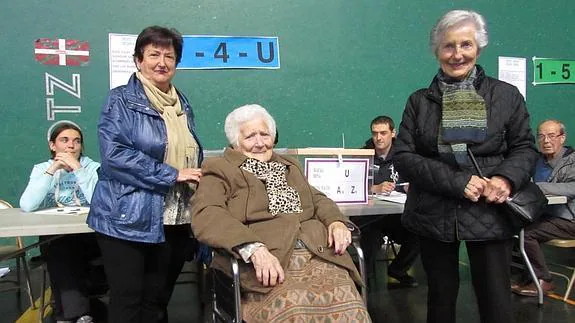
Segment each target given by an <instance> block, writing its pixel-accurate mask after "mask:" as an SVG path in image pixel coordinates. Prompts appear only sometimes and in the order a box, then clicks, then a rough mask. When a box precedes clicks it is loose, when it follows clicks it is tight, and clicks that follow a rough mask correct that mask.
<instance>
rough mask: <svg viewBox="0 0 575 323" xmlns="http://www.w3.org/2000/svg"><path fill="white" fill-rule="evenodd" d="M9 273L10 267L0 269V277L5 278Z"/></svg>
mask: <svg viewBox="0 0 575 323" xmlns="http://www.w3.org/2000/svg"><path fill="white" fill-rule="evenodd" d="M9 272H10V267H3V268H0V277H4V276H6V274H8V273H9Z"/></svg>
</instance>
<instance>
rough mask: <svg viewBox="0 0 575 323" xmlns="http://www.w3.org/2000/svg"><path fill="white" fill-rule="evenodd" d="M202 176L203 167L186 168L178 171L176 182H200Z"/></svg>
mask: <svg viewBox="0 0 575 323" xmlns="http://www.w3.org/2000/svg"><path fill="white" fill-rule="evenodd" d="M201 177H202V169H201V168H184V169H180V170H179V171H178V177H177V178H176V182H178V183H179V182H197V183H199V182H200V178H201Z"/></svg>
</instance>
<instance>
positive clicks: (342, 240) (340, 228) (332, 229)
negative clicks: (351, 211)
mask: <svg viewBox="0 0 575 323" xmlns="http://www.w3.org/2000/svg"><path fill="white" fill-rule="evenodd" d="M327 235H328V238H327V239H328V245H329V247H331V246H334V249H335V254H336V255H343V254H344V253H345V250H346V249H347V247H348V246H349V245H350V244H351V231H349V229H348V228H347V227H346V226H345V224H344V223H343V222H339V221H336V222H333V223H332V224H330V225H329V227H328V228H327Z"/></svg>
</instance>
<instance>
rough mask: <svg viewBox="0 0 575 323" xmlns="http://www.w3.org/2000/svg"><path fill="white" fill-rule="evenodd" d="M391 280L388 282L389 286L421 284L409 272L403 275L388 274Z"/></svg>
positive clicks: (398, 286) (403, 286) (399, 286)
mask: <svg viewBox="0 0 575 323" xmlns="http://www.w3.org/2000/svg"><path fill="white" fill-rule="evenodd" d="M388 276H389V279H390V281H389V282H388V283H387V288H410V287H411V288H413V287H417V286H419V284H418V283H417V280H416V279H415V278H413V277H411V276H409V275H408V274H404V275H401V276H397V277H395V276H392V275H390V274H388Z"/></svg>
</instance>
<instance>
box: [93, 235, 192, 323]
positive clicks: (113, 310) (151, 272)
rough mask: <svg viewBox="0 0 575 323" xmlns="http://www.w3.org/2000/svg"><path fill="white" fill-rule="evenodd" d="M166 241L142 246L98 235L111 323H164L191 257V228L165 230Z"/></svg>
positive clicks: (140, 243)
mask: <svg viewBox="0 0 575 323" xmlns="http://www.w3.org/2000/svg"><path fill="white" fill-rule="evenodd" d="M164 233H165V237H166V241H165V242H163V243H158V244H154V243H142V242H134V241H128V240H122V239H117V238H113V237H110V236H107V235H103V234H98V243H99V245H100V249H101V250H102V256H103V257H104V266H105V269H106V275H107V277H108V282H109V285H110V304H109V307H108V315H109V318H108V321H109V322H110V323H144V322H145V323H148V322H150V323H159V322H161V323H165V322H168V312H167V306H168V302H169V301H170V298H171V296H172V292H173V290H174V285H175V283H176V280H177V279H178V276H179V274H180V272H181V270H182V267H183V265H184V262H185V261H186V259H187V258H189V257H190V253H191V252H193V251H192V242H193V241H192V239H191V238H190V225H189V224H186V225H169V226H168V225H167V226H164Z"/></svg>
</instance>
